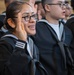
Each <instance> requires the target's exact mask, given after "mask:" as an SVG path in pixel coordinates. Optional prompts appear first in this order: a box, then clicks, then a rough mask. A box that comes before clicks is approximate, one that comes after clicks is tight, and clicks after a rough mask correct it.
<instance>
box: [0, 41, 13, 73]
mask: <svg viewBox="0 0 74 75" xmlns="http://www.w3.org/2000/svg"><path fill="white" fill-rule="evenodd" d="M11 53H12V47H11V46H10V45H9V44H8V43H6V42H0V72H1V71H2V70H3V69H4V65H5V63H6V62H7V60H8V59H9V57H10V56H11Z"/></svg>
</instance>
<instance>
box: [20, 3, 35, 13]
mask: <svg viewBox="0 0 74 75" xmlns="http://www.w3.org/2000/svg"><path fill="white" fill-rule="evenodd" d="M21 12H22V13H32V12H34V11H33V8H32V6H30V5H28V4H24V5H23V6H22V11H21Z"/></svg>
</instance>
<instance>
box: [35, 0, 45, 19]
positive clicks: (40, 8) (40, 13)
mask: <svg viewBox="0 0 74 75" xmlns="http://www.w3.org/2000/svg"><path fill="white" fill-rule="evenodd" d="M35 5H37V17H38V20H41V19H42V18H44V16H45V11H44V9H43V6H42V2H41V0H36V1H35Z"/></svg>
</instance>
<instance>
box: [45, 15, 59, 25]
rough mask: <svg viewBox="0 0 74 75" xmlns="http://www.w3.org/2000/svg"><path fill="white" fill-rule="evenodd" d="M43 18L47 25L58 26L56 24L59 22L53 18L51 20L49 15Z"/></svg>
mask: <svg viewBox="0 0 74 75" xmlns="http://www.w3.org/2000/svg"><path fill="white" fill-rule="evenodd" d="M45 17H46V20H47V21H48V22H49V23H52V24H55V25H57V24H59V22H58V21H59V20H57V19H54V18H51V17H50V16H49V15H46V16H45Z"/></svg>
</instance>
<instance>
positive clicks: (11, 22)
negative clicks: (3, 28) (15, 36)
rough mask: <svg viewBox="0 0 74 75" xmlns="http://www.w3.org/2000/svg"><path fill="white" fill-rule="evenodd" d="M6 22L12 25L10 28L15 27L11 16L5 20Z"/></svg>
mask: <svg viewBox="0 0 74 75" xmlns="http://www.w3.org/2000/svg"><path fill="white" fill-rule="evenodd" d="M7 23H8V24H9V25H10V26H11V27H12V28H15V23H14V22H13V20H12V19H11V18H9V19H8V20H7Z"/></svg>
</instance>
